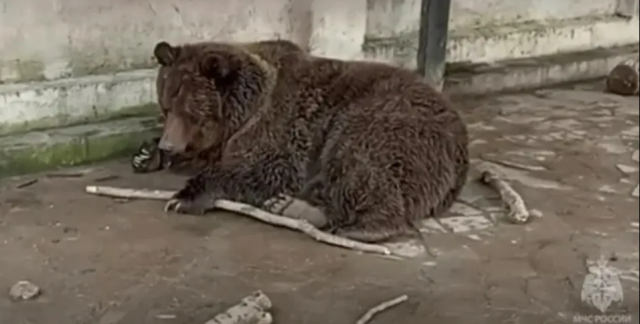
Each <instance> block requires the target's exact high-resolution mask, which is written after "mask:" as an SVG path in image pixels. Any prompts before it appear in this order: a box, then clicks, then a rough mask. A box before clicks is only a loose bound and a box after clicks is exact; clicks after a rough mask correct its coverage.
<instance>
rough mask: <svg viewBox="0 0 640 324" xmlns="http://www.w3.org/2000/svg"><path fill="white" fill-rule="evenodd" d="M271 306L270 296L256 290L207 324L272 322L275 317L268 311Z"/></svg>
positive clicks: (257, 323)
mask: <svg viewBox="0 0 640 324" xmlns="http://www.w3.org/2000/svg"><path fill="white" fill-rule="evenodd" d="M271 306H272V304H271V300H270V299H269V297H267V295H265V294H264V293H263V292H262V291H256V292H254V293H253V294H251V295H250V296H247V297H245V298H243V299H242V300H241V301H240V302H239V303H238V304H236V305H235V306H233V307H231V308H229V309H227V310H226V311H224V312H222V313H220V314H218V315H216V317H214V318H212V319H210V320H208V321H207V322H206V323H205V324H271V323H272V322H273V318H272V317H271V314H269V313H268V312H267V311H268V310H269V309H271Z"/></svg>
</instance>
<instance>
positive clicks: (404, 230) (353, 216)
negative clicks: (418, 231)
mask: <svg viewBox="0 0 640 324" xmlns="http://www.w3.org/2000/svg"><path fill="white" fill-rule="evenodd" d="M373 174H374V173H370V172H368V171H366V170H357V171H354V172H351V174H348V175H347V176H346V177H331V176H326V175H324V176H318V177H316V178H315V179H314V180H312V181H311V182H310V183H309V184H307V186H306V188H305V190H303V191H302V192H301V193H300V194H299V195H298V196H297V197H298V198H299V199H301V200H304V201H306V202H308V203H309V204H310V205H312V206H314V207H317V208H319V209H320V210H322V212H323V214H324V215H325V217H326V219H327V222H328V224H327V226H326V227H324V228H322V229H323V230H325V231H329V232H332V233H333V234H335V235H338V236H342V237H345V238H348V239H352V240H356V241H360V242H367V243H376V242H382V241H387V240H390V239H393V238H397V237H398V236H402V235H404V234H409V233H412V231H411V227H410V223H409V222H408V217H407V216H406V215H405V212H406V211H405V208H404V200H403V198H402V194H401V192H400V189H399V188H398V187H397V186H396V185H395V184H394V183H393V181H388V182H387V181H385V177H384V175H381V174H376V175H375V176H372V175H373ZM327 180H328V181H327ZM331 180H333V181H331Z"/></svg>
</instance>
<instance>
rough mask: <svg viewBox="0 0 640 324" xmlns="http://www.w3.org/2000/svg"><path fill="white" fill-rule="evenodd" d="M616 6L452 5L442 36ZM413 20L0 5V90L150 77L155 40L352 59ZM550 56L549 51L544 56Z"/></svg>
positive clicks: (294, 8)
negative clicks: (274, 45)
mask: <svg viewBox="0 0 640 324" xmlns="http://www.w3.org/2000/svg"><path fill="white" fill-rule="evenodd" d="M616 1H617V0H602V1H591V0H534V1H514V0H483V1H478V0H454V1H453V5H452V13H451V28H452V30H453V31H454V32H455V31H459V30H465V29H473V28H474V27H478V26H481V27H482V26H484V27H486V26H498V25H500V26H503V25H504V24H511V25H513V26H514V28H517V26H516V25H515V23H517V22H528V23H529V24H531V22H532V21H534V22H535V21H541V20H548V19H556V20H562V19H569V18H576V17H585V16H590V17H593V16H598V15H603V14H610V13H612V12H613V11H614V9H615V5H616ZM419 12H420V0H352V1H343V0H270V1H262V0H234V1H230V0H182V1H168V0H111V1H104V0H20V1H17V0H0V82H4V83H13V82H24V81H41V80H56V79H60V78H68V77H79V76H84V75H96V74H105V73H112V72H115V71H126V70H133V69H137V68H146V67H151V66H152V65H153V61H152V59H151V49H152V47H153V45H154V44H155V43H156V42H157V41H159V40H168V41H170V42H186V41H196V40H205V39H216V40H237V41H243V40H246V41H250V40H255V39H259V38H272V37H282V38H288V39H292V40H294V41H297V42H299V43H301V44H306V45H308V46H309V47H310V48H311V49H312V50H313V51H314V52H315V53H317V54H322V55H328V56H334V57H340V58H358V57H361V56H362V55H363V53H362V44H363V41H364V39H365V36H366V37H368V38H390V37H396V36H398V35H405V36H406V35H408V36H407V37H408V38H415V33H416V32H417V30H418V20H419ZM530 27H531V26H530V25H529V26H528V28H530ZM614 27H615V28H617V26H614ZM605 30H610V28H609V29H605ZM501 32H503V33H504V28H502V30H501ZM480 33H482V32H480ZM614 36H617V35H614ZM563 37H564V36H563ZM554 42H555V41H554ZM585 42H586V40H585ZM617 42H618V41H617V40H614V41H613V43H617ZM587 43H588V42H587ZM591 43H593V42H591ZM591 43H589V44H588V46H591ZM465 44H466V43H465ZM413 45H415V44H413ZM413 45H412V46H413ZM552 45H553V44H552ZM604 45H605V46H606V45H607V44H604ZM456 46H457V47H460V46H462V45H460V46H458V45H456ZM464 46H465V48H462V49H460V48H456V49H455V50H453V52H452V55H451V57H452V59H453V60H467V59H468V58H469V57H477V58H478V59H479V60H485V59H486V60H491V59H494V58H500V57H508V56H509V55H511V54H510V53H509V51H510V50H511V49H510V47H508V48H506V49H504V50H501V49H499V48H497V49H495V50H494V49H492V50H493V51H497V52H496V53H492V54H486V53H483V51H486V49H483V48H482V47H485V46H482V44H480V45H478V44H475V43H474V44H472V45H469V46H467V45H464ZM518 46H520V45H518ZM545 46H546V45H545ZM571 46H572V45H571ZM571 46H569V47H571ZM492 47H494V48H495V46H492ZM554 51H555V50H554V49H553V46H551V48H550V49H549V51H548V52H554ZM525 52H526V53H525V54H526V55H529V54H530V55H537V54H539V53H544V52H545V51H525ZM365 54H366V53H365ZM409 57H411V55H409ZM409 59H410V58H409Z"/></svg>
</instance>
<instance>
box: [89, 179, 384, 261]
mask: <svg viewBox="0 0 640 324" xmlns="http://www.w3.org/2000/svg"><path fill="white" fill-rule="evenodd" d="M86 192H87V193H90V194H94V195H100V196H108V197H116V198H129V199H134V198H138V199H152V200H169V199H171V197H173V195H174V193H175V192H173V191H165V190H145V189H127V188H116V187H106V186H87V188H86ZM215 207H216V208H220V209H224V210H228V211H232V212H236V213H240V214H243V215H246V216H249V217H252V218H254V219H257V220H259V221H262V222H265V223H267V224H271V225H276V226H282V227H286V228H289V229H292V230H296V231H299V232H302V233H304V234H307V235H308V236H311V237H312V238H313V239H315V240H316V241H318V242H322V243H326V244H331V245H335V246H340V247H343V248H347V249H351V250H356V251H361V252H369V253H378V254H383V255H390V254H391V250H389V249H388V248H387V247H385V246H382V245H377V244H367V243H362V242H357V241H353V240H349V239H346V238H343V237H340V236H336V235H332V234H329V233H326V232H323V231H321V230H319V229H317V228H316V227H315V226H313V225H311V224H310V223H309V222H308V221H306V220H304V219H293V218H288V217H283V216H279V215H275V214H271V213H268V212H266V211H264V210H262V209H259V208H256V207H253V206H251V205H247V204H243V203H238V202H234V201H230V200H223V199H221V200H218V201H216V203H215Z"/></svg>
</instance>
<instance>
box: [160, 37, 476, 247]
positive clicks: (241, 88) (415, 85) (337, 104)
mask: <svg viewBox="0 0 640 324" xmlns="http://www.w3.org/2000/svg"><path fill="white" fill-rule="evenodd" d="M155 55H156V57H157V59H158V62H160V64H161V65H162V66H163V71H164V73H165V74H163V73H162V72H161V74H160V76H159V80H158V93H159V99H160V105H161V106H162V107H163V109H164V111H165V114H166V116H167V121H166V123H165V130H164V133H163V137H162V140H161V141H160V144H159V146H160V148H162V149H165V150H169V151H172V152H174V153H181V152H185V151H187V149H188V147H192V148H193V143H197V145H198V146H199V147H197V148H194V149H196V150H198V151H207V150H211V149H212V148H214V149H215V151H217V152H220V153H221V154H219V155H218V156H217V161H215V162H214V163H212V164H211V165H210V166H209V167H208V168H207V169H206V170H204V171H203V172H201V173H200V174H198V175H197V176H196V177H194V178H192V179H190V180H189V181H188V182H187V184H186V186H185V187H184V188H183V189H182V190H180V191H179V192H178V193H177V194H176V196H175V197H174V199H173V200H172V201H170V202H169V203H168V204H167V209H169V210H175V211H176V212H178V213H185V214H203V213H204V212H206V211H207V210H210V209H211V208H213V206H214V201H215V200H216V199H231V200H235V201H240V202H244V203H248V204H252V205H254V206H262V205H263V204H264V202H265V201H266V200H267V199H269V198H271V197H274V196H277V195H278V194H287V195H290V196H293V197H296V198H298V199H302V200H305V201H307V202H309V203H310V204H312V205H314V206H316V207H318V208H320V209H321V210H322V211H323V212H324V214H325V215H326V217H327V220H328V222H329V228H327V230H332V231H333V232H335V233H336V234H338V235H341V236H344V237H347V238H350V239H355V240H360V241H366V242H375V241H382V240H386V239H389V238H392V237H394V236H396V235H400V234H404V233H407V232H410V231H413V229H414V227H413V221H415V220H417V219H423V218H426V217H433V216H438V215H439V214H441V213H442V212H444V211H446V210H447V209H448V208H449V207H450V206H451V205H452V203H453V201H454V200H455V198H456V197H457V196H458V194H459V193H460V191H461V189H462V187H463V185H464V183H465V180H466V175H467V171H468V168H469V162H468V151H467V142H468V138H467V129H466V126H465V124H464V123H463V121H462V120H461V118H460V116H459V114H458V113H457V112H456V111H455V110H454V109H452V108H451V106H450V104H449V103H448V102H447V101H446V100H445V99H444V98H443V97H442V96H441V94H440V93H438V92H437V91H435V90H433V89H432V88H431V87H430V86H428V85H427V84H426V83H425V81H424V80H422V78H421V77H420V76H418V75H417V74H415V73H413V72H411V71H408V70H403V69H399V68H395V67H392V66H389V65H385V64H379V63H370V62H347V61H339V60H332V59H326V58H318V57H311V56H309V55H307V54H304V53H299V52H295V51H294V52H290V53H281V55H271V56H270V55H264V54H263V53H259V52H257V51H255V50H253V49H252V47H251V44H248V45H247V44H244V45H238V44H224V43H197V44H190V45H183V46H177V47H172V46H170V45H169V44H167V43H165V42H162V43H159V44H158V45H157V46H156V48H155ZM165 76H166V77H165Z"/></svg>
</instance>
